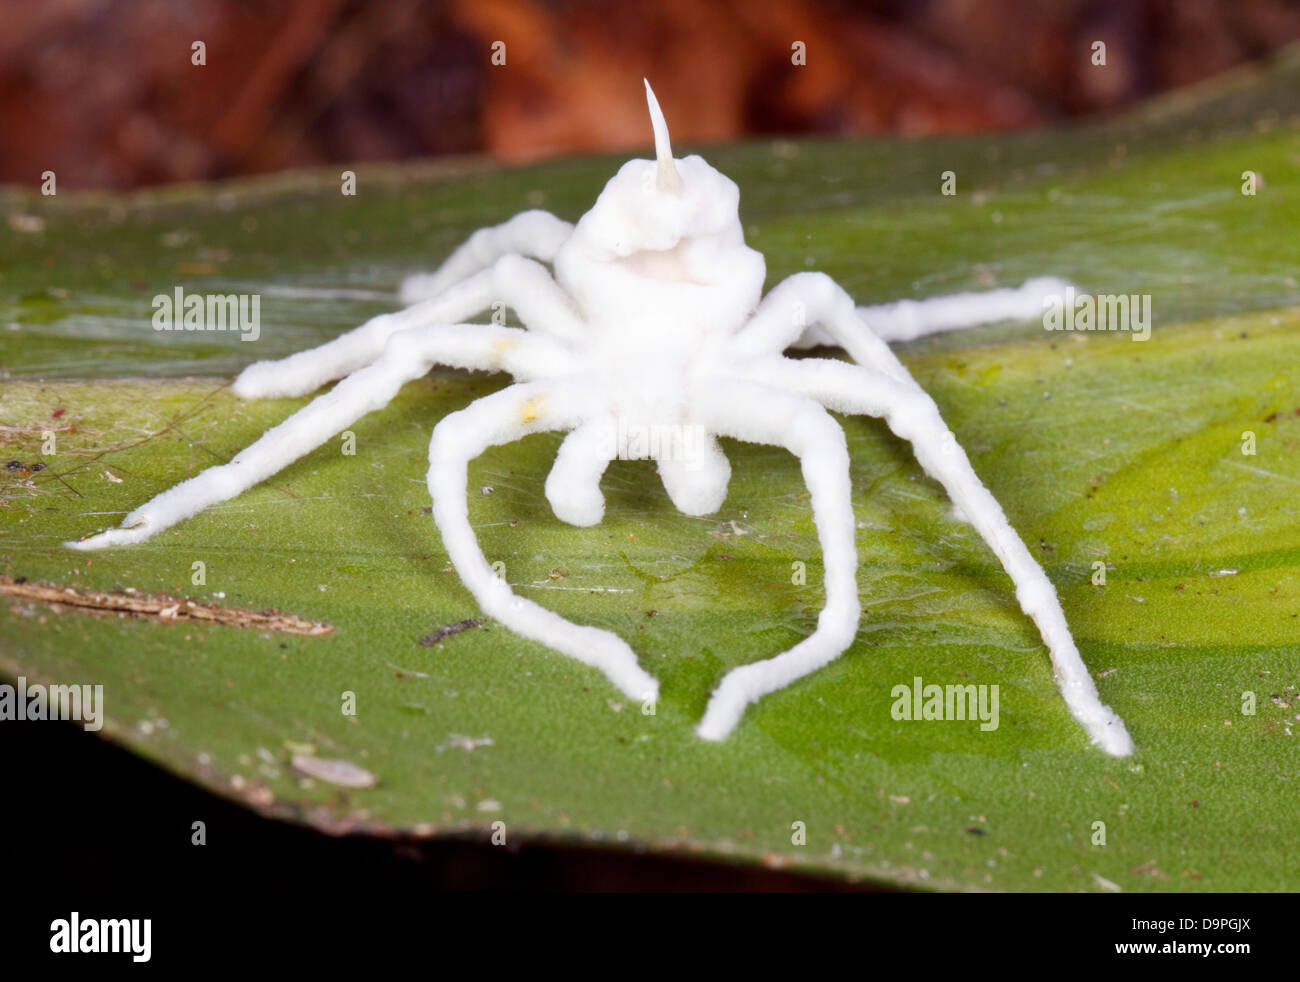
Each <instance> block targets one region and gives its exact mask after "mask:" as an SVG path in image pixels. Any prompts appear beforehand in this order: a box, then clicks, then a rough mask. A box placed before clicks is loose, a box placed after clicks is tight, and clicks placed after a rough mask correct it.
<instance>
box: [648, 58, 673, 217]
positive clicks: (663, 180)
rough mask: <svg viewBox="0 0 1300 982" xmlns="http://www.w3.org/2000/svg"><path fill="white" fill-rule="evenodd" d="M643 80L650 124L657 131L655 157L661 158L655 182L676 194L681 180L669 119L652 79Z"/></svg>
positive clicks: (660, 188)
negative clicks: (661, 107) (653, 87)
mask: <svg viewBox="0 0 1300 982" xmlns="http://www.w3.org/2000/svg"><path fill="white" fill-rule="evenodd" d="M641 81H643V82H645V101H646V103H647V104H648V105H649V106H650V125H651V126H653V127H654V131H655V157H656V158H658V160H659V176H658V179H657V180H656V182H655V183H656V184H657V185H658V186H659V190H660V191H669V192H671V193H673V194H676V193H677V191H678V190H679V189H680V188H681V180H680V178H678V176H677V167H676V166H675V165H674V164H673V148H672V144H670V143H669V142H668V121H667V120H665V119H664V111H663V110H662V109H660V108H659V100H658V99H656V98H655V93H654V89H652V88H650V80H649V79H642V80H641Z"/></svg>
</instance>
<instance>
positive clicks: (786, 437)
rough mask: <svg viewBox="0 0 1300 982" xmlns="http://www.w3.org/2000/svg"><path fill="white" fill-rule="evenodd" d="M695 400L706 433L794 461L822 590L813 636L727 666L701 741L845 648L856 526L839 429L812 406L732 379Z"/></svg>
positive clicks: (854, 612)
mask: <svg viewBox="0 0 1300 982" xmlns="http://www.w3.org/2000/svg"><path fill="white" fill-rule="evenodd" d="M697 401H698V405H697V412H698V414H699V416H700V418H701V419H703V420H704V421H705V423H706V425H707V426H708V428H709V430H710V431H712V432H714V433H717V434H718V435H720V436H730V437H734V438H735V439H738V440H744V441H746V442H749V443H766V444H774V445H776V446H780V447H785V448H786V449H787V450H789V451H790V452H791V453H793V454H794V455H795V456H796V457H798V458H799V463H800V466H801V467H802V470H803V478H804V482H805V483H806V484H807V485H808V490H809V492H810V493H811V497H812V509H813V521H814V522H815V523H816V525H817V538H818V541H819V542H820V544H821V549H822V557H823V568H824V574H823V577H824V582H825V586H826V606H825V607H824V608H823V609H822V612H821V614H820V616H819V617H818V618H817V630H816V631H814V632H813V633H812V634H811V635H809V636H808V637H807V638H805V639H804V640H803V641H801V642H799V643H798V644H797V645H795V646H794V647H793V648H791V649H790V650H789V651H786V652H785V653H783V654H780V655H776V656H775V657H773V658H769V659H768V660H767V661H761V662H755V663H753V664H751V665H744V666H742V667H740V668H736V669H733V670H732V671H730V672H728V673H727V675H726V676H725V677H724V678H723V679H722V682H721V683H720V684H719V685H718V687H717V689H716V690H714V693H713V695H712V696H711V697H710V699H709V705H708V708H707V710H706V711H705V713H704V718H703V719H702V720H701V721H700V724H699V727H698V728H697V730H696V732H697V733H698V734H699V735H700V736H701V737H703V738H704V739H706V740H721V739H723V738H724V737H726V736H727V734H729V733H730V732H731V731H732V730H733V729H734V728H735V726H736V724H737V723H738V722H740V718H741V716H742V715H743V714H744V712H745V707H746V706H747V705H748V704H749V703H751V702H755V701H757V700H758V699H760V698H762V697H763V696H764V695H767V694H768V693H769V692H775V691H776V690H777V689H781V688H784V687H785V686H787V685H789V684H790V683H791V682H793V681H794V680H795V679H798V678H802V677H803V676H805V675H807V674H809V673H810V672H813V671H816V670H817V669H819V668H821V667H822V666H823V665H826V664H827V663H829V662H831V661H833V660H834V659H836V658H838V657H839V655H840V654H841V653H842V652H843V651H844V650H845V649H846V648H847V647H848V646H849V645H850V644H852V642H853V638H854V636H855V635H856V634H857V630H858V618H859V617H860V615H861V605H860V604H859V602H858V585H857V568H858V554H857V549H856V547H855V545H854V537H855V535H856V522H855V520H854V517H853V506H852V500H851V487H850V484H849V452H848V447H847V444H846V442H845V439H844V431H843V430H842V429H841V428H840V426H839V424H838V423H836V422H835V420H834V419H832V418H831V416H830V414H829V413H827V412H826V410H824V409H823V408H822V407H821V406H819V405H818V404H817V403H816V402H814V401H813V400H811V399H807V398H803V397H800V396H796V395H791V394H788V393H786V392H782V391H780V390H778V389H775V388H772V387H770V386H767V385H762V384H758V383H756V382H751V381H743V380H739V379H723V380H719V381H718V382H717V384H716V385H712V386H709V387H708V388H707V389H705V390H704V391H702V392H701V394H700V395H699V396H698V397H697Z"/></svg>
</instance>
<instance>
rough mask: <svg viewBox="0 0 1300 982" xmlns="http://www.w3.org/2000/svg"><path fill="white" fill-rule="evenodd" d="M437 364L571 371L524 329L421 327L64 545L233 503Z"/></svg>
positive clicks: (132, 537)
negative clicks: (249, 439) (222, 459)
mask: <svg viewBox="0 0 1300 982" xmlns="http://www.w3.org/2000/svg"><path fill="white" fill-rule="evenodd" d="M435 364H444V365H451V366H454V367H458V368H470V369H483V370H489V371H494V370H500V369H506V370H510V371H524V370H525V369H528V370H533V371H537V370H542V369H545V370H549V371H552V372H554V373H556V374H562V373H564V372H566V371H570V370H572V359H571V357H570V356H569V354H568V353H567V351H565V350H564V349H563V348H562V347H561V346H560V345H559V344H557V343H556V342H553V341H550V340H549V339H547V338H544V337H541V336H538V335H532V334H528V333H527V332H525V331H521V330H519V329H518V328H507V327H494V326H485V325H482V324H453V325H440V326H437V327H427V328H415V329H412V330H409V331H403V332H401V333H399V334H395V335H394V336H393V337H391V338H390V339H389V340H388V341H387V343H386V344H385V346H384V353H383V355H382V357H380V359H379V360H378V361H376V362H375V363H374V364H372V365H370V366H368V367H366V368H363V369H361V370H360V371H358V372H355V373H353V374H352V375H349V376H348V377H347V378H346V379H344V380H343V381H342V382H340V383H339V384H338V385H336V386H335V387H334V388H333V389H331V390H330V391H329V392H327V393H325V394H324V395H321V396H319V397H317V398H316V399H314V400H313V401H312V402H311V403H310V404H308V405H307V406H306V407H304V408H303V409H300V410H298V412H296V413H294V414H293V415H292V416H290V417H289V418H288V419H287V420H285V421H284V422H283V423H281V424H280V425H279V426H276V427H274V428H273V429H270V430H268V431H267V432H266V433H265V434H263V436H262V438H261V439H260V440H258V441H257V442H256V443H253V444H252V445H251V446H249V447H248V448H247V449H245V450H243V451H241V452H240V453H239V454H238V455H236V457H235V458H234V459H233V460H232V461H230V463H228V464H222V465H220V466H218V467H209V468H208V469H207V470H205V471H203V472H202V473H200V474H198V475H196V476H195V477H192V478H190V479H189V480H188V481H182V482H181V483H180V484H178V485H176V486H175V487H173V488H171V489H169V490H167V491H164V492H163V493H162V494H160V495H158V496H157V497H155V498H153V499H152V500H150V501H148V502H146V503H145V504H143V505H141V506H140V507H139V508H137V509H135V510H134V511H132V512H131V513H130V514H128V515H127V516H126V518H124V519H123V520H122V526H121V527H120V528H116V529H110V530H109V531H107V532H101V533H100V534H99V535H95V536H92V537H90V538H88V539H82V540H79V541H76V542H67V543H64V544H65V545H67V546H69V547H70V548H73V549H102V548H105V547H107V546H115V545H129V544H132V543H136V542H143V541H145V540H146V539H148V538H151V537H152V536H154V535H157V534H158V533H159V532H161V531H162V530H164V529H167V528H170V527H171V526H173V525H175V524H176V523H177V522H180V521H182V520H184V519H186V518H189V517H191V516H192V515H197V514H198V513H199V512H201V511H203V510H204V509H205V508H207V507H208V506H210V505H214V504H217V503H218V502H221V501H228V500H229V499H231V498H233V497H235V496H236V495H238V494H240V493H241V492H243V491H246V490H247V489H248V488H251V487H252V486H253V485H255V484H259V483H261V482H262V481H264V480H266V479H267V478H268V477H270V476H271V475H272V474H274V473H276V472H277V471H280V470H283V469H284V468H285V467H287V466H288V465H289V464H291V463H293V461H295V460H297V459H298V458H299V457H301V456H303V455H304V454H306V453H309V452H310V451H312V450H314V449H316V447H318V446H320V445H321V444H322V443H324V442H325V441H326V440H328V439H329V438H330V437H332V436H333V435H334V434H336V433H338V432H339V431H340V430H343V429H344V428H346V427H347V426H349V425H351V424H352V423H354V422H356V421H357V420H358V419H360V418H361V417H362V416H364V415H365V414H366V413H368V412H370V411H372V410H374V409H379V408H380V407H382V406H385V405H387V404H388V402H389V401H390V400H392V398H393V396H395V395H396V394H397V390H398V389H400V388H401V387H402V386H403V385H404V384H405V383H407V382H410V381H412V380H414V379H417V378H419V377H420V376H421V375H423V374H424V373H425V372H427V371H428V370H429V369H430V368H431V367H432V366H433V365H435Z"/></svg>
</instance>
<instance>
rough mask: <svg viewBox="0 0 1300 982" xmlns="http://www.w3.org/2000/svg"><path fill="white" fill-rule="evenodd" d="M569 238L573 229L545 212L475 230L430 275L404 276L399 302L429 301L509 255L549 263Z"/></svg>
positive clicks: (533, 212)
mask: <svg viewBox="0 0 1300 982" xmlns="http://www.w3.org/2000/svg"><path fill="white" fill-rule="evenodd" d="M572 234H573V226H572V225H571V224H569V223H568V222H566V221H562V220H561V219H559V218H556V217H555V216H554V215H552V214H551V213H550V212H549V211H538V210H534V211H521V212H520V213H519V214H518V215H515V216H514V217H513V218H511V219H508V220H507V221H504V222H502V223H501V224H500V225H491V226H489V227H487V228H481V229H479V230H478V231H477V232H475V233H474V234H473V235H471V236H470V237H469V238H468V239H466V240H465V241H464V242H463V243H461V244H460V245H459V246H457V247H456V249H455V250H454V251H453V252H452V254H451V255H450V256H448V257H447V258H446V259H444V260H443V262H442V265H441V266H439V267H438V268H437V269H436V270H434V271H433V272H432V273H416V274H415V275H413V276H408V277H407V278H406V279H405V280H403V281H402V288H401V293H400V295H401V298H402V302H403V303H418V302H419V301H421V300H430V299H432V298H434V297H436V296H438V295H439V294H441V293H442V292H443V291H445V290H447V289H448V288H449V287H451V286H454V285H455V284H457V283H459V282H460V281H461V280H465V279H468V278H469V277H471V276H473V275H474V274H475V273H477V272H478V271H479V270H482V269H487V268H488V267H489V266H491V265H492V264H493V263H494V262H496V261H497V260H498V259H500V258H501V257H502V256H505V255H509V254H511V253H517V254H519V255H521V256H531V257H532V258H533V259H540V260H541V261H542V262H547V263H549V262H550V261H551V260H553V259H554V258H555V252H556V250H557V249H559V248H560V246H561V245H563V244H564V240H565V239H567V238H568V237H569V236H570V235H572Z"/></svg>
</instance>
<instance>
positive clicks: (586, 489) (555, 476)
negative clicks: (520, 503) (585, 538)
mask: <svg viewBox="0 0 1300 982" xmlns="http://www.w3.org/2000/svg"><path fill="white" fill-rule="evenodd" d="M615 425H616V424H615V422H614V419H613V417H611V416H601V417H599V418H597V419H589V420H587V421H586V422H584V423H582V424H580V425H579V426H578V427H577V428H576V429H575V430H573V431H572V432H571V433H570V434H569V435H568V436H566V437H565V438H564V441H563V442H562V443H561V444H560V449H559V452H557V453H556V455H555V464H554V466H552V467H551V473H550V474H548V475H547V476H546V500H547V501H549V502H550V503H551V511H553V512H555V517H556V518H558V519H560V521H562V522H568V523H569V524H570V525H577V526H579V527H580V528H587V527H589V526H592V525H599V524H600V520H601V519H602V518H604V517H605V496H604V495H603V494H602V493H601V491H600V479H601V478H602V477H603V476H604V474H605V470H606V468H608V467H609V462H610V460H612V459H613V457H614V455H615V453H616V448H615V446H614V443H613V441H614V433H615Z"/></svg>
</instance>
